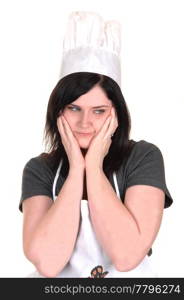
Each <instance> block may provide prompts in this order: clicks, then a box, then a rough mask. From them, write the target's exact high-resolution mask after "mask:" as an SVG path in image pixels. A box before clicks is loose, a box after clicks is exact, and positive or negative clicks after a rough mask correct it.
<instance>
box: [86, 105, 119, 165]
mask: <svg viewBox="0 0 184 300" xmlns="http://www.w3.org/2000/svg"><path fill="white" fill-rule="evenodd" d="M117 127H118V120H117V116H116V112H115V108H114V107H112V108H111V113H110V116H109V117H108V118H107V119H106V120H105V122H104V124H103V126H102V128H101V129H100V131H99V132H98V133H97V135H95V137H94V138H93V139H92V140H91V143H90V146H89V148H88V151H87V153H86V156H85V164H86V166H88V165H92V166H98V167H100V168H103V160H104V157H105V156H106V155H107V153H108V152H109V148H110V145H111V143H112V139H111V135H113V134H114V132H115V131H116V128H117Z"/></svg>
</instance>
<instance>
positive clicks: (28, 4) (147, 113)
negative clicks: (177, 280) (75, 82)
mask: <svg viewBox="0 0 184 300" xmlns="http://www.w3.org/2000/svg"><path fill="white" fill-rule="evenodd" d="M73 10H91V11H95V12H98V13H100V14H101V15H102V17H104V18H105V19H117V20H119V21H120V22H121V24H122V92H123V94H124V97H125V100H126V102H127V105H128V107H129V110H130V114H131V117H132V130H131V138H133V139H134V140H137V141H138V140H141V139H144V140H146V141H148V142H151V143H154V144H156V145H157V146H158V147H159V148H160V150H161V152H162V154H163V157H164V162H165V173H166V183H167V186H168V189H169V191H170V193H171V195H172V197H173V199H174V204H173V205H172V206H171V207H170V208H169V209H166V210H164V217H163V222H162V226H161V229H160V231H159V234H158V237H157V239H156V241H155V243H154V246H153V255H152V258H150V259H151V260H152V262H153V264H154V265H155V268H156V269H157V273H158V276H160V277H161V276H162V277H184V258H183V257H184V256H183V254H184V243H183V236H184V234H183V228H184V196H183V185H184V184H183V182H184V176H183V170H184V160H183V153H184V151H183V146H184V143H183V119H184V117H183V116H184V88H183V85H184V54H183V53H184V18H183V16H184V1H182V0H181V1H179V0H173V1H170V0H165V1H164V0H139V1H137V0H125V1H123V0H121V1H116V0H113V1H107V0H104V1H103V0H101V1H99V0H97V1H96V0H93V1H86V0H85V1H80V0H78V1H72V0H67V1H62V0H60V1H59V0H35V1H33V0H30V1H25V0H24V1H23V0H22V1H21V0H17V1H13V0H12V1H8V0H4V1H1V2H0V31H1V32H0V51H1V53H0V101H1V107H0V108H1V110H0V112H1V117H0V126H1V127H0V128H1V155H0V170H1V173H0V174H1V181H0V182H1V209H0V242H1V247H0V277H25V276H27V274H28V273H30V272H32V271H33V270H34V269H35V268H34V266H33V265H32V264H31V263H30V262H29V261H28V260H27V259H26V258H25V256H24V254H23V250H22V221H23V215H22V213H21V212H20V211H19V210H18V204H19V199H20V196H21V180H22V170H23V167H24V165H25V164H26V162H27V161H28V160H29V159H30V158H32V157H34V156H37V155H39V154H40V153H41V152H43V151H44V144H43V142H42V139H43V128H44V125H45V117H46V109H47V103H48V99H49V96H50V93H51V91H52V89H53V88H54V86H55V84H56V83H57V81H58V74H59V70H60V63H61V57H62V38H63V34H64V29H65V25H66V21H67V18H68V15H69V13H70V12H71V11H73Z"/></svg>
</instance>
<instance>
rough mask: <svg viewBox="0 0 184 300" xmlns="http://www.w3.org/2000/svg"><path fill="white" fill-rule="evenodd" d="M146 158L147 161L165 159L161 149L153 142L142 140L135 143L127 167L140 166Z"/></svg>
mask: <svg viewBox="0 0 184 300" xmlns="http://www.w3.org/2000/svg"><path fill="white" fill-rule="evenodd" d="M145 158H147V159H149V158H150V159H156V160H157V159H161V160H162V159H163V156H162V153H161V150H160V149H159V147H158V146H157V145H155V144H153V143H151V142H148V141H145V140H140V141H133V147H132V150H131V152H130V155H129V157H128V160H127V165H130V164H132V163H133V164H134V163H135V164H139V163H140V162H141V161H142V160H144V159H145Z"/></svg>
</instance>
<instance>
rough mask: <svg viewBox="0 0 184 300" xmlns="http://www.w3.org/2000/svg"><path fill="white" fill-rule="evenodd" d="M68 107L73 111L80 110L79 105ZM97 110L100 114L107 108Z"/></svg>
mask: <svg viewBox="0 0 184 300" xmlns="http://www.w3.org/2000/svg"><path fill="white" fill-rule="evenodd" d="M67 108H68V109H69V110H71V111H75V110H80V109H79V108H78V107H74V106H68V107H67ZM95 112H97V113H95V114H97V115H99V114H103V113H104V112H105V110H104V109H96V110H95Z"/></svg>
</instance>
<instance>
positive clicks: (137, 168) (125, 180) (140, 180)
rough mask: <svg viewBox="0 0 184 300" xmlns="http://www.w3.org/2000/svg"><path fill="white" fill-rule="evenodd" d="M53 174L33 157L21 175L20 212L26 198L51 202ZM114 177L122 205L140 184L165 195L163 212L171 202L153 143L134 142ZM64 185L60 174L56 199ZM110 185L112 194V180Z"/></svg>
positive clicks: (43, 163) (161, 159)
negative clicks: (44, 198) (128, 191)
mask: <svg viewBox="0 0 184 300" xmlns="http://www.w3.org/2000/svg"><path fill="white" fill-rule="evenodd" d="M134 142H135V141H134ZM56 171H57V169H56V170H55V171H53V170H52V169H51V168H50V167H49V164H48V162H46V161H45V160H44V159H43V158H42V157H40V156H36V157H33V158H31V159H30V160H29V161H28V162H27V163H26V165H25V167H24V169H23V174H22V191H21V198H20V202H19V210H20V211H21V212H22V202H23V201H24V200H25V199H27V198H29V197H32V196H36V195H46V196H49V197H50V198H52V199H53V195H52V188H53V182H54V178H55V175H56ZM116 176H117V182H118V187H119V191H120V197H121V199H122V201H124V196H125V192H126V189H127V188H128V187H130V186H133V185H138V184H143V185H151V186H154V187H158V188H160V189H161V190H163V191H164V192H165V208H166V207H169V206H170V205H171V204H172V202H173V199H172V197H171V195H170V193H169V191H168V188H167V186H166V180H165V168H164V160H163V156H162V153H161V151H160V149H159V148H158V147H157V146H156V145H154V144H152V143H149V142H147V141H145V140H140V141H138V142H135V145H134V146H133V149H132V151H131V153H130V155H129V157H128V159H127V160H126V163H123V164H122V165H121V167H120V168H119V170H118V172H116ZM64 181H65V179H64V178H63V177H62V175H61V174H60V175H59V178H58V180H57V184H56V195H58V193H59V191H60V189H61V188H62V185H63V184H64ZM109 181H110V183H111V185H112V187H113V188H114V190H115V186H114V182H113V177H112V176H111V177H110V178H109Z"/></svg>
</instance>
